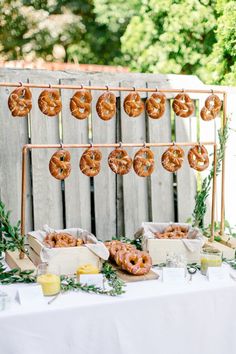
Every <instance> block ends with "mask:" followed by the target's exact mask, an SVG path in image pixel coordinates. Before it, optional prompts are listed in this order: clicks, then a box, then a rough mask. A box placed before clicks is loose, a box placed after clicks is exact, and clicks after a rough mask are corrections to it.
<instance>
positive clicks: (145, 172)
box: [133, 147, 155, 177]
mask: <svg viewBox="0 0 236 354" xmlns="http://www.w3.org/2000/svg"><path fill="white" fill-rule="evenodd" d="M154 164H155V162H154V154H153V152H152V150H150V149H149V148H146V147H144V148H142V149H140V150H138V151H137V152H136V154H135V155H134V163H133V165H134V171H135V172H136V173H137V175H138V176H140V177H147V176H150V175H151V174H152V173H153V171H154Z"/></svg>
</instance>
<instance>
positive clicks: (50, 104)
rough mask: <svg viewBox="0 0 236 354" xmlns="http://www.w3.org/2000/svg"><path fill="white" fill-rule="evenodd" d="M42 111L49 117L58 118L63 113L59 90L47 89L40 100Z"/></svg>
mask: <svg viewBox="0 0 236 354" xmlns="http://www.w3.org/2000/svg"><path fill="white" fill-rule="evenodd" d="M38 105H39V109H40V111H41V112H42V113H43V114H45V115H46V116H49V117H54V116H56V115H57V114H58V113H59V112H60V111H61V107H62V104H61V98H60V93H59V91H58V90H54V89H47V90H44V91H42V92H41V94H40V96H39V98H38Z"/></svg>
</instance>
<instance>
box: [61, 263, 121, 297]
mask: <svg viewBox="0 0 236 354" xmlns="http://www.w3.org/2000/svg"><path fill="white" fill-rule="evenodd" d="M102 273H103V274H104V276H105V277H106V279H107V280H108V285H109V287H110V289H102V288H100V287H97V286H95V285H86V284H81V283H79V282H78V281H77V279H76V277H68V276H62V277H61V290H62V292H67V291H84V292H87V293H94V294H102V295H109V296H117V295H122V294H124V293H125V291H124V286H125V283H124V282H123V281H122V280H121V279H119V278H118V277H117V274H116V271H115V270H114V269H113V268H112V266H111V265H110V264H109V263H107V262H105V263H104V265H103V268H102Z"/></svg>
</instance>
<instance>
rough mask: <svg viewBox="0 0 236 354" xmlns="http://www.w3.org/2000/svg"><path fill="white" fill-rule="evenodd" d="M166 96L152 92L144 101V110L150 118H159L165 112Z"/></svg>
mask: <svg viewBox="0 0 236 354" xmlns="http://www.w3.org/2000/svg"><path fill="white" fill-rule="evenodd" d="M165 105H166V96H165V95H163V94H162V93H153V94H152V95H151V97H149V98H148V99H147V101H146V111H147V114H148V116H149V117H150V118H153V119H159V118H161V117H162V116H163V114H164V113H165Z"/></svg>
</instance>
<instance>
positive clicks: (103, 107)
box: [96, 92, 116, 120]
mask: <svg viewBox="0 0 236 354" xmlns="http://www.w3.org/2000/svg"><path fill="white" fill-rule="evenodd" d="M96 110H97V114H98V115H99V117H100V118H101V119H103V120H109V119H111V118H112V117H113V116H114V115H115V114H116V96H115V95H114V93H112V92H105V93H103V94H102V95H101V96H100V97H99V99H98V101H97V104H96Z"/></svg>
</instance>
